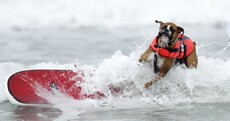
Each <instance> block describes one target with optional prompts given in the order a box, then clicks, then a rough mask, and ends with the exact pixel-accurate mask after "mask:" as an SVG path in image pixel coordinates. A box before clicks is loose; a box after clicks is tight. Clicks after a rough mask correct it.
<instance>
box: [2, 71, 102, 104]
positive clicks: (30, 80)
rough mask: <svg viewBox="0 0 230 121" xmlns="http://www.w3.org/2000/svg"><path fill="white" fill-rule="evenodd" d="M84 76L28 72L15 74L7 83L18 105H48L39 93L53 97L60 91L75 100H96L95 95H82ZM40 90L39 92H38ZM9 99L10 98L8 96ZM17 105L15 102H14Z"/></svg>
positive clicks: (80, 74) (68, 72)
mask: <svg viewBox="0 0 230 121" xmlns="http://www.w3.org/2000/svg"><path fill="white" fill-rule="evenodd" d="M83 77H84V74H83V73H82V72H81V71H79V72H73V71H72V70H26V71H21V72H17V73H15V74H13V75H12V76H11V77H10V78H9V79H8V83H7V89H8V92H9V94H8V95H10V98H11V99H9V100H10V102H12V101H11V100H14V101H16V103H17V104H48V103H49V102H48V101H47V100H46V99H45V98H44V97H42V96H39V94H38V92H41V91H43V90H44V91H47V92H49V93H50V94H52V95H55V92H56V91H58V92H60V93H63V94H65V95H67V96H69V97H72V98H74V99H78V100H80V99H84V98H95V95H96V96H98V94H99V96H103V94H101V93H97V94H95V95H87V94H82V92H81V91H82V89H81V86H80V84H81V83H83ZM38 90H39V91H38ZM8 97H9V96H8ZM14 103H15V102H14Z"/></svg>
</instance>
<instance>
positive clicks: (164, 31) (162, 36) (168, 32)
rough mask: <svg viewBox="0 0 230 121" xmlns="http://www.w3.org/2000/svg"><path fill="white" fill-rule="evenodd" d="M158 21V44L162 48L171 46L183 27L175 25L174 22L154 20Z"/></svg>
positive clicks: (182, 30) (181, 32)
mask: <svg viewBox="0 0 230 121" xmlns="http://www.w3.org/2000/svg"><path fill="white" fill-rule="evenodd" d="M156 22H157V23H160V28H159V33H158V42H157V43H158V45H159V46H160V47H162V48H167V47H170V46H173V45H174V43H175V41H176V40H177V38H178V34H183V32H184V29H183V28H182V27H179V26H177V25H176V24H174V23H171V22H166V23H163V22H161V21H156Z"/></svg>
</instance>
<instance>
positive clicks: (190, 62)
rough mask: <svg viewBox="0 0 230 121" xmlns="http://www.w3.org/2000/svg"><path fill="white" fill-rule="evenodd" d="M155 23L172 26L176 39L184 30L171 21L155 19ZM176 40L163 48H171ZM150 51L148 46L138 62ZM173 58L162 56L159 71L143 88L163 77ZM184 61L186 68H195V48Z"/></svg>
mask: <svg viewBox="0 0 230 121" xmlns="http://www.w3.org/2000/svg"><path fill="white" fill-rule="evenodd" d="M156 23H160V28H161V27H162V26H164V25H170V26H171V27H173V29H175V30H176V32H175V33H173V39H175V40H176V41H177V39H178V34H181V33H182V32H184V29H183V28H182V27H180V26H177V25H176V24H174V23H171V22H167V23H163V22H161V21H156ZM176 41H175V42H174V43H173V44H172V45H170V46H168V47H166V48H165V49H168V50H170V49H173V48H174V46H175V44H176ZM159 42H160V41H159V40H158V43H159ZM151 53H152V50H151V49H150V48H148V49H147V50H146V51H145V52H144V53H143V54H142V55H141V57H140V59H139V62H144V61H147V59H148V57H149V55H150V54H151ZM175 60H176V59H172V58H166V57H163V64H162V66H161V67H160V72H159V73H158V74H157V76H156V77H155V78H154V79H152V80H150V81H148V82H146V83H145V85H144V86H145V88H147V89H148V88H149V87H150V86H151V85H152V84H154V83H156V82H157V81H158V80H160V79H161V78H163V77H164V76H165V75H166V74H167V72H168V71H169V70H170V68H171V67H172V66H173V64H174V62H175ZM185 61H186V62H185V63H186V66H187V68H197V64H198V58H197V54H196V48H195V49H194V50H193V52H192V53H191V54H190V55H189V56H188V57H186V59H185Z"/></svg>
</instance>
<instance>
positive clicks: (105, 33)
mask: <svg viewBox="0 0 230 121" xmlns="http://www.w3.org/2000/svg"><path fill="white" fill-rule="evenodd" d="M89 2H90V4H89ZM228 3H229V1H227V0H221V1H217V0H214V1H211V2H210V1H209V0H204V1H199V0H194V1H187V2H184V1H182V0H176V1H156V0H146V1H139V0H132V1H131V0H128V1H126V2H125V1H122V0H117V1H112V0H108V1H106V0H100V1H97V2H96V1H93V0H87V1H80V0H75V1H74V0H70V1H65V0H56V1H39V0H34V1H33V2H32V1H29V0H22V1H20V2H19V1H16V0H0V19H1V20H0V48H1V51H0V68H1V71H0V120H1V121H228V120H229V119H230V108H229V107H230V93H229V92H230V75H229V70H230V69H229V68H230V61H229V58H230V56H229V55H230V52H229V46H230V44H229V36H230V28H229V24H228V23H229V20H230V18H229V16H227V14H228V13H227V11H229V8H230V6H229V5H230V4H228ZM156 4H157V5H156ZM188 4H189V5H190V6H191V7H193V8H194V9H187V8H186V7H185V6H186V5H188ZM154 6H155V7H154ZM173 6H181V7H176V8H175V7H173ZM196 7H198V8H199V9H197V8H196ZM166 8H171V9H170V11H168V10H166ZM181 9H183V10H181ZM200 9H201V10H200ZM159 10H161V11H159ZM178 13H180V15H181V16H179V15H178ZM194 13H196V14H194ZM223 15H224V17H223ZM185 16H186V17H185ZM189 16H191V17H189ZM154 19H160V20H163V21H173V22H176V23H177V24H178V25H180V26H182V27H183V28H184V29H185V34H186V35H187V36H189V37H190V38H191V39H193V40H194V41H196V43H197V46H196V47H197V54H198V57H199V65H198V68H197V69H192V70H189V69H184V68H183V67H174V68H172V69H171V70H170V72H169V73H168V74H167V76H166V77H165V78H164V79H163V80H161V81H159V82H158V83H157V84H156V85H154V86H153V87H152V88H151V89H149V90H146V89H144V88H143V84H144V83H145V82H146V81H147V80H149V79H150V78H152V77H154V74H153V73H152V68H151V66H150V64H148V63H146V64H143V65H140V64H139V63H138V61H137V60H138V58H139V56H140V54H141V53H143V52H144V50H145V49H146V48H147V47H148V46H149V44H150V43H151V41H152V39H153V38H154V37H155V36H156V34H157V31H158V25H157V24H156V23H154ZM27 69H73V70H78V69H80V70H83V71H85V72H87V73H89V75H93V76H87V73H86V78H85V85H83V90H84V91H86V92H93V91H95V90H96V91H97V90H99V91H103V92H105V93H106V94H108V95H107V98H105V99H102V100H96V99H95V100H93V99H92V100H82V101H79V100H73V99H70V98H65V97H61V96H60V97H46V98H47V99H48V100H49V101H50V103H51V104H52V105H49V106H20V105H15V104H13V103H12V102H9V100H8V96H7V94H8V93H7V89H6V81H7V79H8V78H9V76H10V75H12V74H13V73H15V72H18V71H21V70H27ZM109 84H114V85H118V86H121V87H123V89H124V90H123V93H122V94H120V95H118V96H116V97H114V96H111V95H109V92H108V90H107V85H109Z"/></svg>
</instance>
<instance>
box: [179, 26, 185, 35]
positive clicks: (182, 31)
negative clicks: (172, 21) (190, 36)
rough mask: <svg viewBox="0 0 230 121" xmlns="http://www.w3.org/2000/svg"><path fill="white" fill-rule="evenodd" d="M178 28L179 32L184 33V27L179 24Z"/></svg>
mask: <svg viewBox="0 0 230 121" xmlns="http://www.w3.org/2000/svg"><path fill="white" fill-rule="evenodd" d="M177 30H178V33H179V34H184V29H183V28H182V27H180V26H177Z"/></svg>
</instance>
